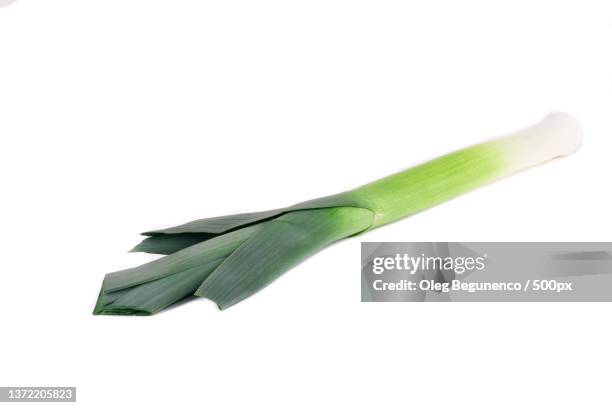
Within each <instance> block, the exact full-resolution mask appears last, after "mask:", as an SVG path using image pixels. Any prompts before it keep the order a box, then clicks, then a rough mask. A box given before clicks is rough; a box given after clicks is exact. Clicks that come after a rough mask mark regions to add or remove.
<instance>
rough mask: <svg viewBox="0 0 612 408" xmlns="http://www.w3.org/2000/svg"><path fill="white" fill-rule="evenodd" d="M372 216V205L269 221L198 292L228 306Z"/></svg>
mask: <svg viewBox="0 0 612 408" xmlns="http://www.w3.org/2000/svg"><path fill="white" fill-rule="evenodd" d="M373 221H374V214H373V213H372V212H371V211H370V210H367V209H363V208H355V207H333V208H323V209H317V210H302V211H293V212H290V213H287V214H285V215H283V216H281V217H278V218H276V219H274V220H271V221H268V222H267V223H266V224H265V226H264V228H262V229H261V230H260V231H258V232H257V233H256V234H254V235H253V236H252V237H251V238H249V239H248V240H247V241H246V242H245V243H244V244H242V245H241V246H240V247H239V248H238V249H236V250H235V251H234V252H233V253H232V255H230V256H229V257H228V258H227V259H226V260H225V261H224V262H223V263H222V264H221V265H220V266H219V267H218V268H217V269H215V270H214V271H213V272H212V273H211V274H210V275H209V276H208V278H206V280H205V281H204V283H203V284H202V285H201V286H200V287H199V288H198V290H197V291H196V293H195V295H196V296H202V297H205V298H208V299H211V300H212V301H214V302H215V303H217V305H218V306H219V308H220V309H226V308H228V307H230V306H232V305H233V304H235V303H237V302H240V301H241V300H243V299H245V298H247V297H249V296H251V295H252V294H254V293H255V292H257V291H259V290H260V289H262V288H263V287H265V286H267V285H268V284H269V283H271V282H272V281H274V280H275V279H277V278H278V277H279V276H280V275H282V274H283V273H284V272H286V271H287V270H289V269H290V268H291V267H293V266H294V265H296V264H297V263H299V262H301V261H302V260H304V259H305V258H307V257H309V256H311V255H312V254H314V253H316V252H318V251H319V250H321V249H322V248H324V247H325V246H327V245H329V244H330V243H332V242H334V241H337V240H339V239H342V238H345V237H347V236H350V235H354V234H357V233H359V232H361V231H363V230H366V229H367V228H368V227H369V226H370V225H371V224H372V223H373Z"/></svg>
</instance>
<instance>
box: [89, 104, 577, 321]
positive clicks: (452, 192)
mask: <svg viewBox="0 0 612 408" xmlns="http://www.w3.org/2000/svg"><path fill="white" fill-rule="evenodd" d="M581 138H582V136H581V131H580V126H579V124H578V122H577V121H576V120H575V119H573V118H572V117H571V116H569V115H567V114H563V113H553V114H550V115H548V116H547V117H546V118H544V119H543V120H542V121H541V122H540V123H538V124H536V125H534V126H532V127H530V128H527V129H523V130H521V131H518V132H515V133H512V134H510V135H507V136H503V137H500V138H497V139H493V140H490V141H487V142H484V143H481V144H478V145H474V146H471V147H468V148H465V149H462V150H459V151H456V152H453V153H450V154H447V155H445V156H442V157H439V158H437V159H434V160H431V161H429V162H426V163H423V164H421V165H418V166H416V167H413V168H411V169H408V170H405V171H402V172H400V173H397V174H394V175H391V176H389V177H386V178H383V179H381V180H378V181H375V182H373V183H370V184H367V185H364V186H362V187H359V188H356V189H354V190H350V191H346V192H343V193H340V194H336V195H333V196H328V197H323V198H318V199H315V200H311V201H306V202H303V203H299V204H296V205H293V206H290V207H285V208H280V209H276V210H270V211H262V212H255V213H245V214H236V215H229V216H223V217H215V218H206V219H202V220H197V221H193V222H190V223H187V224H183V225H180V226H177V227H173V228H168V229H164V230H158V231H150V232H146V233H144V234H143V235H145V236H148V238H146V239H144V240H143V241H142V242H141V243H140V244H139V245H138V246H136V247H135V248H134V249H133V251H142V252H149V253H158V254H165V255H167V256H165V257H162V258H160V259H157V260H154V261H152V262H149V263H147V264H144V265H141V266H139V267H136V268H131V269H126V270H122V271H118V272H113V273H109V274H107V275H106V276H105V278H104V281H103V283H102V288H101V290H100V294H99V296H98V301H97V303H96V306H95V309H94V314H114V315H151V314H154V313H157V312H159V311H161V310H163V309H165V308H167V307H168V306H170V305H172V304H174V303H176V302H178V301H180V300H182V299H184V298H186V297H190V296H193V295H195V296H199V297H205V298H208V299H211V300H213V301H214V302H215V303H216V304H217V305H218V307H219V308H220V309H225V308H228V307H230V306H232V305H234V304H236V303H238V302H240V301H241V300H243V299H245V298H247V297H249V296H251V295H252V294H254V293H255V292H257V291H259V290H260V289H262V288H263V287H265V286H266V285H268V284H269V283H270V282H272V281H273V280H275V279H276V278H278V277H279V276H280V275H282V274H283V273H284V272H286V271H287V270H289V269H290V268H292V267H293V266H294V265H296V264H297V263H299V262H301V261H302V260H304V259H305V258H307V257H309V256H311V255H313V254H314V253H316V252H318V251H320V250H321V249H323V248H324V247H326V246H327V245H329V244H331V243H333V242H336V241H338V240H341V239H344V238H347V237H350V236H353V235H356V234H361V233H363V232H366V231H368V230H370V229H372V228H376V227H379V226H382V225H384V224H387V223H389V222H393V221H396V220H399V219H401V218H404V217H407V216H410V215H412V214H415V213H417V212H419V211H422V210H425V209H427V208H430V207H432V206H434V205H437V204H439V203H442V202H445V201H448V200H450V199H452V198H454V197H457V196H459V195H461V194H464V193H466V192H468V191H470V190H473V189H475V188H477V187H480V186H482V185H485V184H488V183H490V182H492V181H495V180H498V179H500V178H503V177H506V176H508V175H510V174H513V173H516V172H518V171H521V170H524V169H527V168H529V167H533V166H535V165H537V164H540V163H543V162H546V161H549V160H552V159H554V158H556V157H560V156H566V155H569V154H571V153H572V152H574V151H575V150H577V149H578V147H579V146H580V143H581Z"/></svg>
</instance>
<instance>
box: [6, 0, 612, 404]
mask: <svg viewBox="0 0 612 408" xmlns="http://www.w3.org/2000/svg"><path fill="white" fill-rule="evenodd" d="M606 3H608V4H606ZM611 40H612V7H611V6H610V2H604V1H601V2H597V1H584V0H580V1H578V0H577V1H558V0H556V1H535V0H530V1H512V2H510V1H490V0H489V1H485V0H480V1H472V0H464V1H439V0H438V1H435V0H434V1H412V2H408V1H369V2H366V1H355V0H351V1H336V0H322V1H319V0H310V1H288V0H282V1H281V0H279V1H269V0H256V1H252V0H251V1H232V0H227V1H202V0H173V1H169V0H165V1H158V0H106V1H83V0H54V1H48V0H18V1H17V2H15V3H13V4H12V5H10V6H8V7H6V8H0V140H1V145H0V170H1V183H2V184H1V193H0V194H2V197H1V203H2V204H1V210H2V211H1V215H0V217H1V220H0V225H1V228H2V233H1V234H0V241H1V245H0V248H1V249H2V255H1V256H2V257H1V259H2V261H1V270H0V325H1V327H0V349H1V351H0V354H1V356H0V385H3V386H8V385H19V386H26V385H58V386H64V385H65V386H73V385H74V386H77V387H78V401H79V403H78V405H79V406H82V407H109V406H134V405H136V406H144V405H145V403H146V404H147V405H148V406H207V407H249V406H262V407H263V406H269V407H281V406H283V407H286V406H297V407H313V406H357V405H363V406H380V407H382V406H385V407H396V406H408V405H416V406H424V407H427V406H470V407H473V406H477V407H478V406H483V407H484V406H486V407H490V406H501V407H516V406H555V407H564V406H567V407H575V406H580V405H583V404H584V402H585V401H586V400H588V401H589V403H588V405H589V406H602V407H603V406H606V407H609V406H610V393H609V372H610V364H611V363H612V358H611V357H610V344H611V340H612V339H611V335H610V329H609V327H610V323H609V322H610V316H611V313H612V307H611V306H610V305H609V304H554V303H549V304H365V303H360V278H359V268H360V258H359V252H360V239H367V240H370V241H430V240H432V241H445V240H450V241H489V240H490V241H550V240H553V241H554V240H560V241H563V240H567V241H589V240H593V241H598V240H599V241H605V240H610V231H611V228H610V226H611V222H610V208H611V206H612V199H611V197H610V174H611V172H612V160H610V152H611V151H612V137H611V136H612V133H611V132H612V127H611V126H610V118H611V113H612V111H611V108H612V97H611V95H612V75H611V73H612V59H611V55H612V41H611ZM551 110H563V111H568V112H571V113H573V114H574V115H576V116H577V117H578V118H579V119H580V120H581V121H582V123H583V127H584V132H585V141H584V145H583V148H582V149H581V150H580V151H579V152H578V153H576V155H574V156H572V157H570V158H566V159H562V160H557V161H555V162H552V163H549V164H546V165H544V166H542V167H539V168H537V169H533V170H530V171H528V172H525V173H522V174H519V175H517V176H514V177H512V178H510V179H507V180H503V181H501V182H499V183H496V184H494V185H491V186H489V187H486V188H483V189H481V190H479V191H476V192H474V193H471V194H469V195H466V196H464V197H461V198H459V199H456V200H454V201H452V202H450V203H447V204H444V205H441V206H439V207H436V208H434V209H431V210H429V211H426V212H423V213H421V214H418V215H417V216H414V217H413V218H410V219H407V220H403V221H401V222H398V223H395V224H393V225H389V226H387V227H384V228H381V229H378V230H376V231H373V232H371V233H369V234H368V235H367V236H365V237H362V238H358V239H352V240H347V241H344V242H342V243H340V244H337V245H334V246H333V247H331V248H328V249H327V250H325V251H323V252H322V253H320V254H318V255H317V256H315V257H313V258H311V259H309V260H308V261H306V262H304V263H303V264H301V265H300V266H299V267H297V268H295V269H293V270H292V271H290V272H289V273H288V274H286V275H284V276H283V277H282V278H281V279H279V280H278V281H276V282H275V283H274V284H273V285H271V286H269V287H268V288H266V289H265V290H264V291H262V292H260V293H259V294H257V295H255V296H253V297H252V298H250V299H248V300H246V301H244V302H243V303H241V304H239V305H237V306H235V307H233V308H231V309H229V310H227V311H224V312H219V311H218V310H217V309H216V307H215V306H214V304H212V303H211V302H208V301H205V300H201V299H200V300H196V301H193V302H191V303H188V304H185V305H183V306H181V307H178V308H174V309H172V310H170V311H167V312H165V313H161V314H159V315H157V316H154V317H149V318H125V317H107V316H93V315H92V314H91V311H92V308H93V306H94V302H95V299H96V295H97V293H98V290H99V285H100V283H101V280H102V278H103V276H104V274H105V273H106V272H110V271H114V270H118V269H122V268H126V267H130V266H135V265H138V264H140V263H142V262H145V261H147V260H150V259H152V256H151V255H144V254H126V251H127V250H129V249H130V248H131V247H132V246H133V245H135V244H136V243H138V242H139V237H138V233H139V232H141V231H144V230H150V229H153V228H158V227H165V226H171V225H174V224H178V223H182V222H185V221H189V220H192V219H195V218H202V217H206V216H215V215H223V214H229V213H234V212H243V211H255V210H265V209H270V208H276V207H279V206H284V205H288V204H293V203H295V202H298V201H301V200H305V199H309V198H314V197H318V196H322V195H326V194H331V193H336V192H339V191H342V190H345V189H349V188H352V187H356V186H358V185H360V184H363V183H365V182H369V181H372V180H374V179H376V178H379V177H381V176H385V175H387V174H389V173H392V172H395V171H398V170H401V169H403V168H406V167H408V166H410V165H413V164H416V163H418V162H420V161H423V160H425V159H428V158H431V157H434V156H436V155H438V154H442V153H445V152H448V151H450V150H452V149H455V148H459V147H463V146H465V145H469V144H471V143H475V142H478V141H481V140H483V139H486V138H488V137H491V136H495V135H499V134H503V133H505V132H508V131H513V130H515V129H517V128H521V127H523V126H526V125H529V124H531V123H533V122H536V121H537V120H539V119H540V118H541V117H542V116H544V115H545V114H546V113H548V112H549V111H551ZM611 290H612V288H611Z"/></svg>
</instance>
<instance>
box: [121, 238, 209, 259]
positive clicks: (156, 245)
mask: <svg viewBox="0 0 612 408" xmlns="http://www.w3.org/2000/svg"><path fill="white" fill-rule="evenodd" d="M216 236H218V235H216V234H209V233H182V234H156V235H153V236H150V237H147V238H145V239H144V240H143V241H142V242H141V243H140V244H138V245H136V246H135V247H134V249H132V250H131V251H130V252H147V253H149V254H163V255H168V254H172V253H174V252H177V251H180V250H181V249H185V248H187V247H190V246H192V245H195V244H199V243H200V242H204V241H207V240H209V239H211V238H214V237H216Z"/></svg>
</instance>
